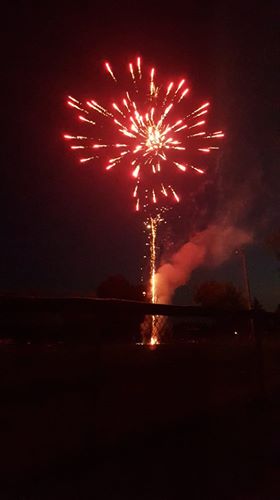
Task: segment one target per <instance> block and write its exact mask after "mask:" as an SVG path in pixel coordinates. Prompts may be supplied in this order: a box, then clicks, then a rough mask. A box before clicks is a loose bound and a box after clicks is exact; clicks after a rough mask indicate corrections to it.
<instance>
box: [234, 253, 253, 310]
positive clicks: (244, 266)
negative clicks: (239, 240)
mask: <svg viewBox="0 0 280 500" xmlns="http://www.w3.org/2000/svg"><path fill="white" fill-rule="evenodd" d="M234 253H235V255H240V257H241V262H242V271H243V283H244V284H243V286H244V290H245V298H246V302H247V309H248V311H250V310H251V309H252V297H251V289H250V282H249V274H248V266H247V259H246V255H245V252H244V250H243V249H242V248H237V249H236V250H235V252H234Z"/></svg>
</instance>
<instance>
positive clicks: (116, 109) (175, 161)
mask: <svg viewBox="0 0 280 500" xmlns="http://www.w3.org/2000/svg"><path fill="white" fill-rule="evenodd" d="M104 69H105V72H106V74H107V75H108V77H109V78H110V79H111V80H112V84H113V85H114V87H115V94H116V98H114V99H113V100H112V102H110V103H109V104H107V105H106V107H105V105H103V103H102V104H100V103H98V102H97V101H96V100H93V99H90V100H87V101H86V102H85V103H83V102H81V101H80V100H79V99H76V98H74V97H72V96H68V100H67V103H68V105H69V106H70V107H71V108H72V109H73V110H74V111H75V112H77V117H78V120H79V122H80V124H81V126H83V130H88V129H90V133H89V134H88V132H82V133H81V135H80V134H79V135H75V134H65V135H64V138H65V139H66V140H67V141H69V142H70V148H71V149H72V150H73V151H75V152H76V153H79V154H80V153H81V152H82V153H83V156H80V157H79V161H80V162H81V163H82V164H88V163H94V162H98V163H100V161H103V162H104V167H105V170H106V171H111V170H113V169H118V171H119V173H120V175H123V172H125V171H126V172H128V175H129V178H130V179H131V181H132V182H133V184H132V183H129V185H130V190H131V194H132V197H133V199H134V206H135V210H136V211H137V212H140V211H143V213H144V214H145V217H146V222H145V224H146V226H147V227H148V226H149V228H150V230H151V233H150V284H151V300H152V302H156V301H157V298H156V289H155V271H156V260H157V259H156V237H157V229H158V225H159V224H160V222H161V220H162V217H161V215H159V214H160V213H161V209H164V208H165V207H166V205H167V203H168V202H169V204H171V206H172V203H175V204H176V203H179V201H180V197H181V194H180V193H179V194H178V193H177V191H176V190H175V188H174V185H173V182H172V179H173V173H175V172H177V173H178V174H179V175H183V174H184V173H186V172H189V173H191V174H195V175H197V174H198V175H201V174H204V171H205V170H204V167H203V165H201V163H200V161H199V162H198V163H194V162H193V161H192V159H191V158H192V157H193V156H194V154H195V153H197V154H199V155H201V156H203V155H207V154H209V153H211V151H213V150H217V149H219V147H218V146H217V141H218V140H219V139H220V138H221V137H223V135H224V134H223V132H222V131H221V130H218V131H215V132H211V133H209V132H206V130H205V125H206V120H205V117H206V115H207V113H208V110H209V106H210V103H209V102H205V103H203V104H201V105H200V106H198V107H197V108H196V109H194V110H190V109H188V108H186V103H187V99H186V98H187V96H188V95H189V90H190V89H189V87H188V86H187V84H186V80H185V79H180V80H179V81H178V82H176V83H175V82H173V81H172V82H167V83H166V84H162V83H161V82H159V81H158V78H157V71H156V69H155V68H154V67H153V68H151V69H149V70H147V71H146V70H144V68H143V64H142V60H141V58H140V57H137V59H136V61H135V62H130V63H129V64H128V71H127V72H128V76H129V82H128V87H127V88H126V89H122V88H121V86H120V84H119V82H118V75H117V72H116V71H115V70H114V69H113V68H112V66H111V64H110V63H109V62H105V64H104ZM104 131H105V135H104ZM105 137H106V139H105ZM108 137H110V140H108ZM212 144H213V145H212ZM108 158H109V159H108ZM202 162H203V160H202ZM122 167H124V168H125V170H124V168H122ZM155 207H157V208H158V211H155ZM155 214H156V215H155Z"/></svg>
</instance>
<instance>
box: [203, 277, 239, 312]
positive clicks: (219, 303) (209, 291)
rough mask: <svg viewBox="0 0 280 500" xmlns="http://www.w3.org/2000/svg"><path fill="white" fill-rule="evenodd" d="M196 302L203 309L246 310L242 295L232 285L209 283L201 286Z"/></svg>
mask: <svg viewBox="0 0 280 500" xmlns="http://www.w3.org/2000/svg"><path fill="white" fill-rule="evenodd" d="M194 301H195V302H196V303H197V304H200V305H201V306H202V307H210V308H215V309H226V310H240V309H245V308H246V301H245V299H244V297H243V295H242V293H241V292H240V291H239V290H238V289H237V288H236V287H235V286H234V285H233V284H232V283H219V282H217V281H208V282H205V283H202V284H201V285H199V287H198V288H197V289H196V291H195V294H194Z"/></svg>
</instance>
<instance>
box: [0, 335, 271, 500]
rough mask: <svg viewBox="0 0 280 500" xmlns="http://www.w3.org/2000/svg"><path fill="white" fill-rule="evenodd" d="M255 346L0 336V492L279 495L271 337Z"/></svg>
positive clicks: (30, 495)
mask: <svg viewBox="0 0 280 500" xmlns="http://www.w3.org/2000/svg"><path fill="white" fill-rule="evenodd" d="M262 353H263V358H262V359H263V364H262V363H260V359H259V358H257V356H256V350H255V346H254V344H249V343H248V342H247V343H244V341H243V342H242V341H241V340H240V339H238V338H233V339H232V341H229V339H227V341H226V342H223V341H222V340H217V339H216V340H215V341H213V342H205V341H204V342H203V341H201V342H198V343H194V342H190V343H185V344H173V345H161V346H159V347H158V348H157V349H155V350H151V349H149V348H148V347H143V346H135V345H128V344H126V345H125V344H122V345H117V344H115V345H113V344H111V345H103V346H99V347H98V346H93V345H77V344H70V343H68V344H67V343H60V344H59V343H57V342H55V343H53V344H46V343H43V344H42V343H41V344H34V343H31V344H27V343H21V344H19V343H17V344H5V341H4V340H2V344H1V346H0V386H1V416H0V418H1V420H0V421H1V427H0V432H1V438H0V443H1V451H0V471H1V472H0V474H1V487H0V488H1V495H0V498H1V499H8V498H9V499H21V500H23V499H24V500H27V499H32V500H33V499H40V500H41V499H42V500H43V499H44V500H45V499H64V498H65V499H92V498H98V499H126V498H129V499H161V500H165V499H177V498H180V499H181V498H190V499H194V498H198V499H212V498H213V499H217V498H223V499H240V500H241V499H242V500H243V499H250V500H251V499H266V500H267V499H278V498H280V484H279V483H280V480H279V478H280V425H279V424H280V367H279V358H280V342H278V341H277V342H276V341H275V340H266V341H265V342H264V345H263V350H262ZM260 370H261V371H260ZM260 376H261V377H260ZM261 381H264V386H262V384H261ZM264 390H265V393H264Z"/></svg>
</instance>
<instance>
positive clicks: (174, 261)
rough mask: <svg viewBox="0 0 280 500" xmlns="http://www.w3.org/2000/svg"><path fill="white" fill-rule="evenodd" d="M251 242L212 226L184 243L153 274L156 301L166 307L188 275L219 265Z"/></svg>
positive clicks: (245, 235) (228, 227)
mask: <svg viewBox="0 0 280 500" xmlns="http://www.w3.org/2000/svg"><path fill="white" fill-rule="evenodd" d="M250 241H252V235H251V234H250V233H248V232H246V231H244V230H242V229H238V228H237V227H234V226H232V225H225V224H221V225H219V224H212V225H210V226H209V227H208V228H207V229H205V230H204V231H201V232H199V233H197V234H196V235H195V236H193V237H192V238H191V239H190V241H188V242H187V243H185V244H184V245H183V246H182V247H181V248H180V249H179V250H178V251H177V252H176V253H174V254H173V255H172V256H171V258H170V259H169V260H168V262H165V263H163V264H162V265H161V266H160V267H159V269H158V271H157V273H156V289H157V297H158V302H159V303H162V304H168V303H169V302H170V301H171V299H172V296H173V294H174V292H175V290H176V288H178V287H179V286H182V285H185V283H186V282H187V281H188V280H189V278H190V276H191V273H192V272H193V271H194V270H195V269H196V268H198V267H199V266H202V265H203V264H205V265H209V266H213V267H215V266H219V265H220V264H222V263H223V262H225V261H226V260H227V259H228V258H230V256H231V255H232V253H233V251H234V249H235V248H237V247H239V246H242V245H245V244H248V243H250Z"/></svg>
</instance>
